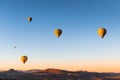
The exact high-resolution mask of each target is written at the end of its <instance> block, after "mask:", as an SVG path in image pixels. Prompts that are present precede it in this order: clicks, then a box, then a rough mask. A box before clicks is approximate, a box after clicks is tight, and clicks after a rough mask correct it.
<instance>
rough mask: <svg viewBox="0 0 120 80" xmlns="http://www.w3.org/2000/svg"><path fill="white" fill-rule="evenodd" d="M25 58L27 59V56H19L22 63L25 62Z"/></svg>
mask: <svg viewBox="0 0 120 80" xmlns="http://www.w3.org/2000/svg"><path fill="white" fill-rule="evenodd" d="M27 60H28V57H27V56H21V61H22V62H23V64H25V62H26V61H27Z"/></svg>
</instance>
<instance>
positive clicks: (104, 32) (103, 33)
mask: <svg viewBox="0 0 120 80" xmlns="http://www.w3.org/2000/svg"><path fill="white" fill-rule="evenodd" d="M106 32H107V31H106V29H105V28H99V29H98V35H99V36H100V37H101V38H103V37H104V36H105V34H106Z"/></svg>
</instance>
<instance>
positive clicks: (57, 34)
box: [54, 29, 62, 38]
mask: <svg viewBox="0 0 120 80" xmlns="http://www.w3.org/2000/svg"><path fill="white" fill-rule="evenodd" d="M54 34H55V35H56V36H57V37H58V38H59V37H60V35H61V34H62V30H61V29H55V30H54Z"/></svg>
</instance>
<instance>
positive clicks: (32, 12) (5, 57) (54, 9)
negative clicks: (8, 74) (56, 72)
mask: <svg viewBox="0 0 120 80" xmlns="http://www.w3.org/2000/svg"><path fill="white" fill-rule="evenodd" d="M28 16H31V17H32V18H33V20H32V21H31V22H28V21H27V18H28ZM100 27H104V28H105V29H106V30H107V33H106V35H105V37H104V38H103V39H102V38H100V36H98V33H97V30H98V28H100ZM57 28H60V29H62V31H63V33H62V35H61V36H60V38H57V37H56V36H55V35H54V30H55V29H57ZM119 34H120V0H0V70H8V69H11V68H13V69H17V70H29V69H47V68H56V69H64V70H70V71H77V70H85V71H91V72H94V71H96V72H120V37H119ZM14 46H16V49H15V48H14ZM22 55H26V56H28V61H27V62H26V63H25V64H23V63H22V62H21V60H20V57H21V56H22Z"/></svg>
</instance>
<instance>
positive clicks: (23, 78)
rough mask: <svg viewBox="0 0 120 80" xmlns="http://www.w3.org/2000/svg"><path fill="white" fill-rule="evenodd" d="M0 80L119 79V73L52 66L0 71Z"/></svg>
mask: <svg viewBox="0 0 120 80" xmlns="http://www.w3.org/2000/svg"><path fill="white" fill-rule="evenodd" d="M0 80H120V73H97V72H87V71H66V70H60V69H54V68H49V69H46V70H40V69H32V70H27V71H20V70H14V69H10V70H8V71H4V72H0Z"/></svg>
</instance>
